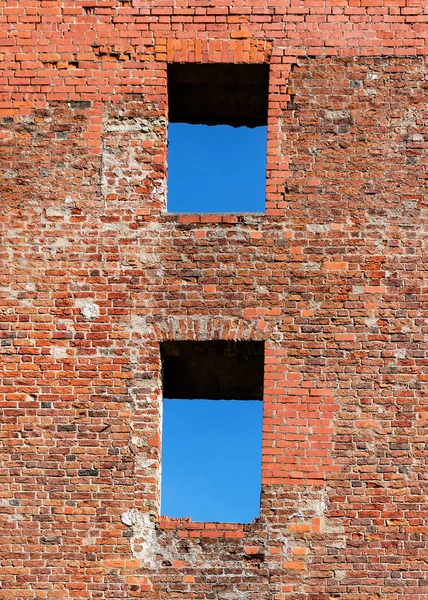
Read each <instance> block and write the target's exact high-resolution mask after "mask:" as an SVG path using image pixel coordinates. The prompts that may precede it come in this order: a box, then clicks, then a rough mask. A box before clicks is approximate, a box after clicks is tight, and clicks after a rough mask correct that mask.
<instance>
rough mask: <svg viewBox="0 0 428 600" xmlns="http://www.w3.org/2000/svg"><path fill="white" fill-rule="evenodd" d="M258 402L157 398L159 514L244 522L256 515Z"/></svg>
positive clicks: (259, 448) (259, 436)
mask: <svg viewBox="0 0 428 600" xmlns="http://www.w3.org/2000/svg"><path fill="white" fill-rule="evenodd" d="M262 408H263V403H262V402H261V401H254V400H251V401H250V400H248V401H235V400H169V399H165V400H164V401H163V427H162V429H163V433H162V505H161V514H163V515H166V516H168V517H187V516H190V517H191V518H192V521H220V522H222V521H224V522H229V523H233V522H237V523H239V522H241V523H249V522H251V521H252V520H253V519H254V518H255V517H257V516H258V515H259V511H260V486H261V452H262Z"/></svg>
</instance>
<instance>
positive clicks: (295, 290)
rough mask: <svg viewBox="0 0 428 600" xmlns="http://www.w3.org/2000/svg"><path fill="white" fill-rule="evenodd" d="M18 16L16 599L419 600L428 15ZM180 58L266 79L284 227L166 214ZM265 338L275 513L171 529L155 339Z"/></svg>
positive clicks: (304, 3) (343, 5)
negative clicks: (244, 68)
mask: <svg viewBox="0 0 428 600" xmlns="http://www.w3.org/2000/svg"><path fill="white" fill-rule="evenodd" d="M255 4H256V3H255V2H244V1H240V2H237V1H234V2H232V3H230V2H229V3H222V2H220V1H219V0H215V1H214V2H211V1H210V2H208V0H207V1H204V0H202V1H195V2H191V1H190V0H183V1H182V2H179V3H172V2H169V0H165V1H162V2H161V1H160V0H152V1H151V2H150V1H148V0H132V1H126V0H80V1H78V0H58V1H56V0H52V1H50V0H42V1H40V0H19V1H18V0H8V1H7V2H5V1H3V2H0V23H1V30H2V36H1V37H2V39H1V42H0V45H1V48H0V67H1V74H0V85H1V90H0V120H1V121H0V125H1V128H0V143H1V159H2V160H1V179H0V186H1V202H2V211H1V216H0V231H1V240H2V243H1V246H0V258H1V262H0V353H1V358H2V360H1V365H0V400H1V405H0V436H1V450H0V453H1V459H2V463H1V469H0V475H1V481H2V486H1V491H0V495H1V498H0V541H1V546H0V547H1V550H0V555H1V563H0V570H1V576H0V582H1V583H0V599H2V600H3V599H5V600H6V599H7V600H9V599H19V600H21V599H28V598H37V599H43V598H48V599H54V598H55V599H60V600H62V599H64V600H66V599H71V598H73V599H77V598H93V599H95V598H100V599H105V600H107V599H111V598H115V599H119V598H141V597H145V598H147V599H148V600H167V599H168V600H171V599H184V598H186V597H187V598H189V599H194V600H214V599H219V600H256V599H257V600H259V599H263V600H333V599H336V598H340V599H341V600H404V599H405V600H425V599H426V598H427V597H428V591H427V577H426V574H427V540H428V528H427V525H426V515H427V475H426V473H427V464H426V457H427V448H428V445H427V443H428V440H427V424H428V403H427V399H426V392H425V390H426V383H427V380H428V359H427V350H428V345H427V335H428V329H427V324H426V313H427V301H428V292H427V286H426V274H427V223H428V207H427V197H428V196H427V182H428V176H427V173H428V170H427V163H428V152H427V147H428V125H427V124H428V108H427V88H428V84H427V68H426V55H427V54H428V47H427V39H428V23H427V21H428V8H427V5H426V3H425V2H424V1H423V0H422V1H421V0H344V1H343V2H336V1H334V2H333V1H327V0H321V1H318V0H301V1H300V2H293V1H289V2H287V1H281V2H279V1H278V2H274V1H270V2H266V0H265V1H264V2H261V3H259V4H258V5H257V6H256V5H255ZM167 61H183V62H242V63H248V62H252V63H254V62H256V63H261V62H268V63H269V64H270V85H269V115H268V117H269V121H268V152H267V186H266V215H263V216H261V215H250V214H247V215H245V214H243V215H221V216H219V215H181V216H180V215H173V214H167V213H166V212H165V206H166V125H167V105H168V99H167V94H166V65H167ZM168 339H175V340H178V339H183V340H192V339H195V340H210V339H224V340H264V341H265V345H266V355H265V397H264V425H263V470H262V475H263V490H262V499H261V516H260V518H259V519H257V520H256V521H255V522H254V523H252V524H245V525H240V524H230V523H224V524H221V523H220V524H219V523H193V522H191V521H189V520H186V519H168V518H166V517H159V456H160V420H159V417H160V406H161V380H160V351H159V342H161V341H165V340H168Z"/></svg>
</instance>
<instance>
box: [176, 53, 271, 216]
mask: <svg viewBox="0 0 428 600" xmlns="http://www.w3.org/2000/svg"><path fill="white" fill-rule="evenodd" d="M268 82H269V66H268V65H267V64H245V65H243V64H223V63H222V64H193V63H185V64H181V63H173V64H169V65H168V104H169V126H168V211H172V212H187V213H224V212H263V211H264V210H265V181H266V138H267V109H268Z"/></svg>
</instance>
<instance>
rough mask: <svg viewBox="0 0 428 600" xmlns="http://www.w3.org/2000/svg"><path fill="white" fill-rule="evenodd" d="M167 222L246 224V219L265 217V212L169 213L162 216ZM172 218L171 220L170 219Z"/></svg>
mask: <svg viewBox="0 0 428 600" xmlns="http://www.w3.org/2000/svg"><path fill="white" fill-rule="evenodd" d="M162 216H163V217H165V218H166V219H167V220H172V221H177V222H178V223H228V224H230V223H245V221H246V217H250V218H254V217H264V216H266V213H264V212H246V213H204V214H192V213H181V212H167V213H163V215H162ZM168 217H170V219H169V218H168Z"/></svg>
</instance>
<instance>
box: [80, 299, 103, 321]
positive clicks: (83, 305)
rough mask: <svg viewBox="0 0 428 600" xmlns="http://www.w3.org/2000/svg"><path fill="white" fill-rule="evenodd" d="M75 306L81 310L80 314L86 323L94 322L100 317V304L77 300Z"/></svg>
mask: <svg viewBox="0 0 428 600" xmlns="http://www.w3.org/2000/svg"><path fill="white" fill-rule="evenodd" d="M75 305H76V306H77V308H79V309H80V314H81V315H82V317H83V318H84V319H85V320H86V321H94V320H95V319H98V317H99V316H100V307H99V306H98V304H95V303H93V302H88V301H87V300H76V302H75Z"/></svg>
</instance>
